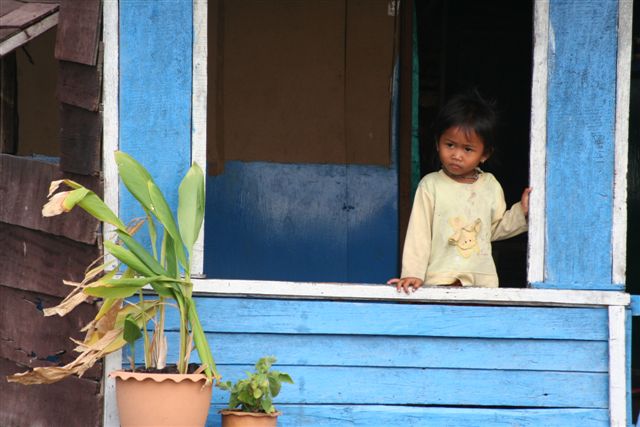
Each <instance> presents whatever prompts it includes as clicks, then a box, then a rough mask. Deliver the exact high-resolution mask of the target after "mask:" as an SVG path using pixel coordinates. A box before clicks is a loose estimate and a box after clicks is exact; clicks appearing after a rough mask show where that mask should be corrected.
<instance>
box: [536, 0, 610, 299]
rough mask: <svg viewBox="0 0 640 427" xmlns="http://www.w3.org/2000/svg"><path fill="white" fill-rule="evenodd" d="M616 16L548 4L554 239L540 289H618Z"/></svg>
mask: <svg viewBox="0 0 640 427" xmlns="http://www.w3.org/2000/svg"><path fill="white" fill-rule="evenodd" d="M617 14H618V2H617V1H611V2H580V1H567V2H550V3H549V25H550V31H552V32H553V33H552V34H553V42H552V45H553V49H552V52H550V58H549V62H550V63H551V64H553V66H552V67H550V68H549V80H548V103H547V104H548V107H547V143H546V151H547V152H546V158H547V159H552V160H553V161H550V160H548V161H547V163H546V172H547V177H546V178H547V181H546V222H545V223H546V233H545V235H546V236H551V237H552V238H547V240H546V246H545V252H546V253H545V260H544V263H545V283H543V284H541V285H540V287H547V288H548V287H557V288H563V289H612V290H615V289H621V287H620V285H619V284H612V271H613V266H612V213H613V197H612V196H613V192H612V188H613V184H614V183H613V176H614V145H615V144H614V129H615V108H616V69H617V68H616V60H617V25H618V15H617ZM587 165H588V167H585V166H587ZM585 189H588V191H585Z"/></svg>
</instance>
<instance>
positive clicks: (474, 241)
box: [449, 216, 482, 258]
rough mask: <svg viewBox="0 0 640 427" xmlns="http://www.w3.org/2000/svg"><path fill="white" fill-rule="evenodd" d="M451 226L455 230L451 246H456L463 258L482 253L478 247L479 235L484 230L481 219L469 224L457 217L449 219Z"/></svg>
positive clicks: (450, 241) (462, 218)
mask: <svg viewBox="0 0 640 427" xmlns="http://www.w3.org/2000/svg"><path fill="white" fill-rule="evenodd" d="M449 225H450V226H451V228H453V235H452V236H451V237H449V244H450V245H453V246H455V247H456V249H457V250H458V253H459V254H460V255H461V256H463V257H464V258H469V257H470V256H471V255H473V254H474V253H478V252H480V246H479V245H478V233H480V230H481V228H482V221H480V219H476V220H475V222H472V223H467V221H466V220H465V218H464V217H459V216H457V217H455V218H451V219H449Z"/></svg>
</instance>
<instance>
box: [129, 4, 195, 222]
mask: <svg viewBox="0 0 640 427" xmlns="http://www.w3.org/2000/svg"><path fill="white" fill-rule="evenodd" d="M192 27H193V11H192V2H191V0H171V1H161V2H157V1H140V0H120V34H119V38H120V92H119V111H120V113H119V121H120V132H119V141H120V142H119V143H120V150H122V151H125V152H127V153H129V154H131V155H132V156H133V157H134V158H136V159H138V160H139V161H140V162H141V163H142V164H143V165H145V166H146V167H147V168H148V169H149V170H150V171H151V173H152V175H153V178H154V180H155V181H156V183H157V184H158V186H159V187H160V188H161V189H162V191H163V192H164V193H165V195H166V197H167V201H168V202H169V204H170V205H171V206H177V205H178V184H179V183H180V180H181V179H182V177H183V176H184V175H185V173H186V172H187V170H188V169H189V166H190V165H191V86H192V71H191V68H192V62H191V60H192V54H191V49H192V48H191V46H192V43H193V38H192ZM120 194H121V197H120V212H121V213H122V214H123V215H124V218H126V219H132V218H135V217H141V216H144V212H143V211H142V210H141V209H140V208H139V207H138V203H137V202H136V201H135V200H134V199H133V197H131V196H130V195H129V194H128V193H127V191H126V189H125V188H124V187H122V185H121V189H120ZM124 213H126V214H124Z"/></svg>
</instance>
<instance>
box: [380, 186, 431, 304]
mask: <svg viewBox="0 0 640 427" xmlns="http://www.w3.org/2000/svg"><path fill="white" fill-rule="evenodd" d="M425 187H426V186H425V185H424V183H422V184H421V185H419V186H418V190H417V191H416V196H415V199H414V201H413V208H412V209H411V216H410V217H409V226H408V227H407V235H406V237H405V240H404V249H403V252H402V276H401V277H402V279H397V278H396V279H391V280H389V281H388V282H387V283H388V284H390V285H395V286H396V287H397V288H398V291H401V290H404V291H405V292H407V293H408V292H409V290H410V288H411V289H413V290H416V289H417V288H419V287H420V286H422V284H423V281H424V277H425V276H426V273H427V265H428V263H429V256H430V255H431V223H432V218H433V198H432V196H431V194H430V193H429V192H428V191H427V189H426V188H425Z"/></svg>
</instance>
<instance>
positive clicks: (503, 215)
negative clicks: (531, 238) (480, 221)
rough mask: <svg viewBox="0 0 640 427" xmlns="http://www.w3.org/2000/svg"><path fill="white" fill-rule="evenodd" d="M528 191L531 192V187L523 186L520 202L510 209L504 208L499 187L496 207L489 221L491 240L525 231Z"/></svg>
mask: <svg viewBox="0 0 640 427" xmlns="http://www.w3.org/2000/svg"><path fill="white" fill-rule="evenodd" d="M529 193H531V188H525V190H524V191H523V192H522V196H521V198H520V202H518V203H516V204H514V205H513V206H512V207H511V209H509V210H506V203H505V201H504V193H503V192H502V188H501V187H500V191H499V194H498V201H497V208H496V211H495V214H494V218H493V220H492V223H491V241H495V240H504V239H508V238H510V237H514V236H517V235H518V234H522V233H524V232H525V231H527V229H528V224H527V215H528V214H529Z"/></svg>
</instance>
